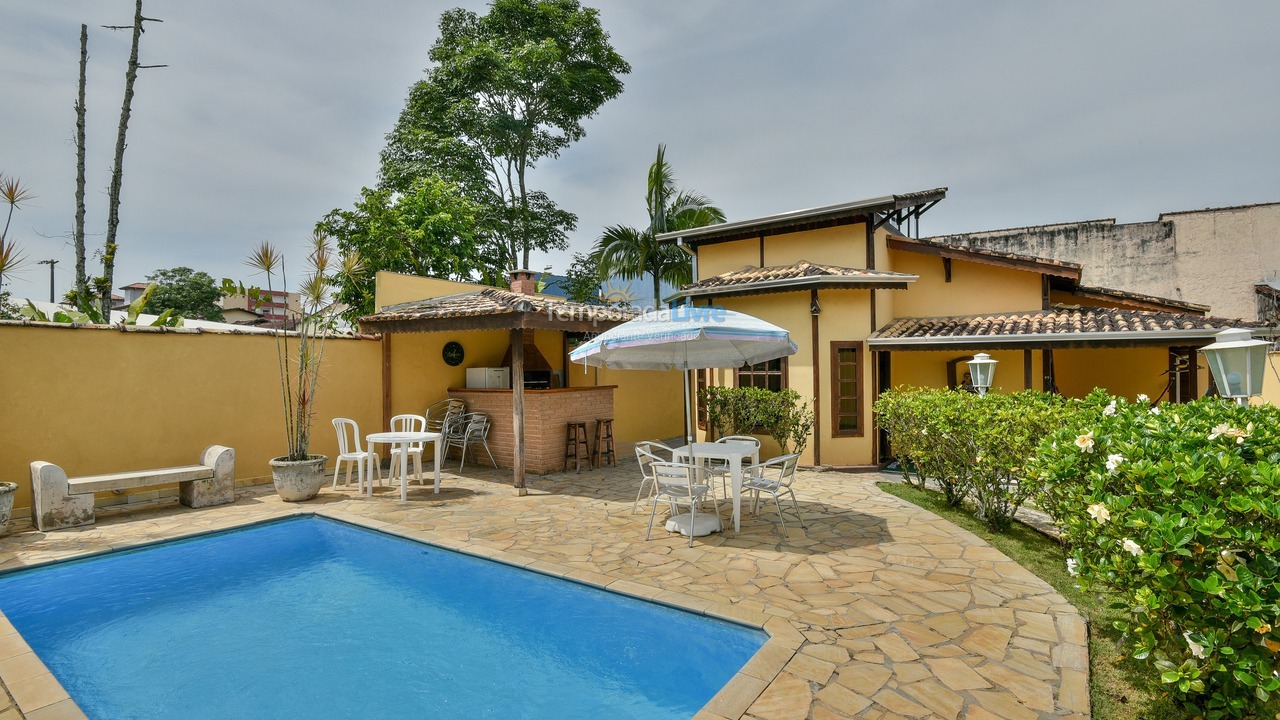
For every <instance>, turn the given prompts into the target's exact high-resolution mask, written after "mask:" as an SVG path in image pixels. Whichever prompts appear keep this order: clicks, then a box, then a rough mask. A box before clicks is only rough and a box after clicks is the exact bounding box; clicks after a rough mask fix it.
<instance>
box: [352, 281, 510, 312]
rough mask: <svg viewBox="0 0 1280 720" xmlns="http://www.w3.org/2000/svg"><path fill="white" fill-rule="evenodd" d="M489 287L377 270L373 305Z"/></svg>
mask: <svg viewBox="0 0 1280 720" xmlns="http://www.w3.org/2000/svg"><path fill="white" fill-rule="evenodd" d="M487 287H489V286H488V285H478V284H476V283H465V282H455V281H453V280H440V279H438V278H429V277H419V276H417V275H403V274H401V273H393V272H379V273H378V274H377V275H376V276H374V301H373V302H374V307H377V308H384V307H386V306H388V305H399V304H400V303H406V302H413V301H414V300H426V299H428V298H435V297H442V296H444V295H456V294H458V293H465V292H475V291H476V290H483V289H485V288H487Z"/></svg>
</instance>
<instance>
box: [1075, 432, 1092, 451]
mask: <svg viewBox="0 0 1280 720" xmlns="http://www.w3.org/2000/svg"><path fill="white" fill-rule="evenodd" d="M1076 447H1078V448H1080V452H1087V453H1091V452H1093V431H1092V430H1090V431H1089V432H1087V433H1085V434H1083V435H1080V436H1078V437H1076Z"/></svg>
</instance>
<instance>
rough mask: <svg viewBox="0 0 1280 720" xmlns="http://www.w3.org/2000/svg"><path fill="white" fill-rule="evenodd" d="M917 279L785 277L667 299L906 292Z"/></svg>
mask: <svg viewBox="0 0 1280 720" xmlns="http://www.w3.org/2000/svg"><path fill="white" fill-rule="evenodd" d="M919 279H920V276H919V275H907V274H902V276H901V277H895V278H892V279H889V278H885V277H874V278H863V277H833V276H823V275H815V276H812V277H803V278H786V279H783V280H764V281H761V282H754V283H743V284H740V285H720V286H716V287H708V288H690V289H684V290H680V291H679V292H677V293H674V294H673V295H671V296H670V298H668V299H674V298H681V297H702V296H707V295H755V294H760V293H770V292H787V291H789V290H809V289H811V288H812V287H813V286H819V288H818V289H826V288H827V287H830V288H840V289H847V288H849V287H852V289H855V290H856V289H865V290H905V289H907V284H908V283H913V282H915V281H917V280H919Z"/></svg>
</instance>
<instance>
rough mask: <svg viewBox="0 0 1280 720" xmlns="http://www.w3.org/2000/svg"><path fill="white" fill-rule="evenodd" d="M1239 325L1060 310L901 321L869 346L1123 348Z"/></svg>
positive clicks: (1165, 315) (1185, 339)
mask: <svg viewBox="0 0 1280 720" xmlns="http://www.w3.org/2000/svg"><path fill="white" fill-rule="evenodd" d="M1239 327H1248V325H1247V324H1246V323H1244V322H1243V321H1240V320H1230V319H1226V318H1214V317H1199V316H1195V315H1188V314H1184V313H1169V312H1148V311H1143V310H1122V309H1119V308H1098V307H1062V306H1058V307H1055V308H1053V309H1050V310H1037V311H1035V312H1025V313H1017V312H1013V313H995V314H990V315H966V316H960V317H935V318H901V319H898V320H894V321H893V322H891V323H889V324H888V325H886V326H885V327H883V328H881V329H880V330H878V331H876V332H875V333H873V334H872V335H871V337H870V338H868V340H867V345H868V346H869V347H871V348H873V349H876V350H943V349H974V350H979V349H983V348H991V347H997V346H998V347H1016V348H1020V349H1035V348H1041V349H1043V348H1052V347H1126V346H1133V345H1179V344H1195V343H1198V342H1201V341H1204V342H1209V341H1212V339H1213V336H1214V335H1215V334H1216V333H1218V332H1221V331H1223V330H1227V329H1230V328H1239Z"/></svg>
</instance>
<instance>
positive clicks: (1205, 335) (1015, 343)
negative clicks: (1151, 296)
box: [867, 328, 1225, 350]
mask: <svg viewBox="0 0 1280 720" xmlns="http://www.w3.org/2000/svg"><path fill="white" fill-rule="evenodd" d="M1224 329H1225V328H1195V329H1189V330H1187V329H1183V330H1139V331H1130V330H1108V331H1102V332H1073V333H1022V334H1018V335H1008V334H1005V335H941V336H931V337H912V338H895V337H876V336H874V335H873V336H871V337H870V338H867V346H868V347H870V348H874V349H877V350H931V349H938V350H943V349H946V350H960V349H981V348H984V347H993V346H1004V347H1025V346H1037V347H1044V346H1053V345H1073V344H1085V345H1095V346H1103V345H1136V344H1145V345H1168V344H1170V343H1171V342H1176V341H1180V340H1211V339H1212V338H1213V336H1214V335H1216V334H1217V333H1220V332H1222V331H1223V330H1224Z"/></svg>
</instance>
